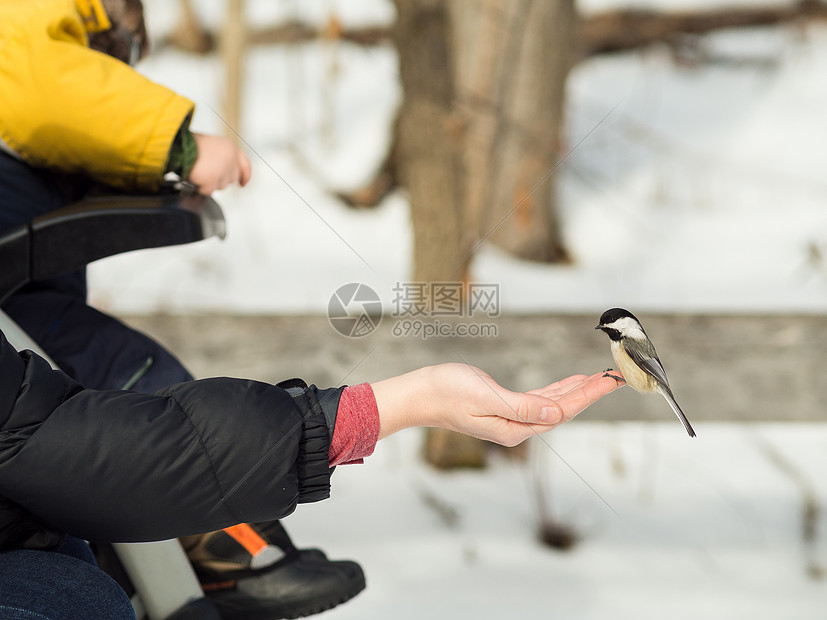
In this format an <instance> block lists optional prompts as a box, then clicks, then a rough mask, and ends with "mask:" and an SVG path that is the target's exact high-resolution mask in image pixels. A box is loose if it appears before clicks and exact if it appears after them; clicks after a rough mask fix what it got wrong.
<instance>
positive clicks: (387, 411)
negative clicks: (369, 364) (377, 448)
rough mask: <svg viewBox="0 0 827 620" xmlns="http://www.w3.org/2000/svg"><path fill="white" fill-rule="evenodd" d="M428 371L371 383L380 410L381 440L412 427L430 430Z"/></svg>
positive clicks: (421, 369)
mask: <svg viewBox="0 0 827 620" xmlns="http://www.w3.org/2000/svg"><path fill="white" fill-rule="evenodd" d="M429 374H430V372H429V368H420V369H418V370H414V371H411V372H408V373H405V374H404V375H399V376H397V377H391V378H390V379H384V380H382V381H377V382H375V383H371V388H372V389H373V394H374V396H375V398H376V406H377V408H378V410H379V439H384V438H385V437H387V436H388V435H391V434H393V433H395V432H397V431H401V430H402V429H405V428H410V427H412V426H428V425H429V416H428V411H429V410H430V401H431V398H430V394H429V390H428V375H429Z"/></svg>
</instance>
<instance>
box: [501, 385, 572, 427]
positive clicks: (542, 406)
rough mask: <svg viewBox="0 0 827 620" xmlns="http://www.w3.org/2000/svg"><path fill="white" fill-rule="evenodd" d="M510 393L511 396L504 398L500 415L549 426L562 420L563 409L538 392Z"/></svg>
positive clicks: (517, 420)
mask: <svg viewBox="0 0 827 620" xmlns="http://www.w3.org/2000/svg"><path fill="white" fill-rule="evenodd" d="M511 394H512V395H513V397H512V398H508V397H506V398H504V403H505V406H504V407H503V414H502V417H504V418H508V419H509V420H514V421H515V422H524V423H526V424H541V425H549V426H554V425H557V424H559V423H560V422H561V421H562V420H563V410H562V409H561V407H560V405H558V404H557V403H556V402H554V401H553V400H551V399H550V398H546V397H544V396H540V395H539V394H522V393H519V392H512V393H511Z"/></svg>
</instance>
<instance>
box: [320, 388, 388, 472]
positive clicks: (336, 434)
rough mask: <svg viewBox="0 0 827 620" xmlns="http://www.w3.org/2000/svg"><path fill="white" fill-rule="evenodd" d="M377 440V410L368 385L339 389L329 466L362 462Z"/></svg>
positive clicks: (371, 390) (371, 452) (371, 389)
mask: <svg viewBox="0 0 827 620" xmlns="http://www.w3.org/2000/svg"><path fill="white" fill-rule="evenodd" d="M377 441H379V409H378V408H377V406H376V397H375V396H374V395H373V388H371V387H370V384H369V383H361V384H359V385H351V386H348V387H346V388H345V389H344V390H342V395H341V397H340V398H339V409H338V411H337V413H336V426H335V428H334V429H333V437H332V438H331V440H330V451H329V452H328V460H329V461H330V466H331V467H333V466H335V465H349V464H351V463H362V462H364V459H365V457H368V456H370V455H371V454H373V450H374V448H376V442H377Z"/></svg>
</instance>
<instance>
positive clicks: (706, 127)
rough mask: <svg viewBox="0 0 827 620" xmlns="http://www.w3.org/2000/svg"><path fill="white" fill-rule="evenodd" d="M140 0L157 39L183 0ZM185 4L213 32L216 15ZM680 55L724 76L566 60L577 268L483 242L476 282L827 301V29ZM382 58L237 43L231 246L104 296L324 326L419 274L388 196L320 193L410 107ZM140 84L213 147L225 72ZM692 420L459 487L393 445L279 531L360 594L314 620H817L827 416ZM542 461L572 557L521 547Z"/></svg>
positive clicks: (599, 299)
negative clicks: (238, 104)
mask: <svg viewBox="0 0 827 620" xmlns="http://www.w3.org/2000/svg"><path fill="white" fill-rule="evenodd" d="M145 3H146V5H147V8H148V12H149V17H150V26H151V28H153V29H154V30H155V32H156V33H159V32H160V33H163V32H168V31H169V29H170V28H171V27H172V25H173V24H174V21H175V9H174V7H175V6H176V3H173V2H162V1H161V0H145ZM197 4H198V7H199V11H201V14H202V16H203V18H204V19H205V21H206V22H208V23H209V24H213V25H215V24H218V23H220V20H221V15H222V13H221V10H222V6H223V3H221V2H219V1H218V0H213V1H211V2H199V3H197ZM608 4H610V3H608ZM646 4H648V5H651V4H652V3H651V2H649V3H645V4H644V5H646ZM717 4H718V3H717V2H711V1H710V2H699V1H698V0H687V1H686V2H683V3H682V4H681V5H680V6H681V7H682V8H684V7H686V6H699V5H705V6H714V5H717ZM773 4H775V3H773ZM586 5H587V8H589V9H591V10H596V9H600V8H604V7H606V6H607V0H590V1H589V2H587V3H586ZM638 5H640V3H638ZM657 5H660V6H663V2H662V1H659V2H657ZM248 6H249V9H250V12H251V19H255V20H256V21H257V22H258V23H262V22H265V21H268V20H270V21H275V20H277V19H279V18H280V17H284V16H285V15H288V16H290V15H304V16H306V17H307V18H309V19H313V20H316V21H319V20H323V19H324V18H325V16H326V15H327V14H328V11H329V10H330V9H331V8H333V9H335V10H336V11H337V13H338V14H339V15H340V17H341V18H342V19H343V20H344V21H346V22H348V23H372V22H381V23H387V22H388V21H390V20H392V19H393V10H392V8H391V7H390V6H389V4H388V3H387V2H384V1H380V0H371V1H369V2H368V1H366V0H360V1H359V2H352V1H351V2H333V1H330V2H272V1H269V0H268V1H267V2H264V1H258V2H253V1H249V2H248ZM671 6H678V5H671ZM698 45H699V52H698V53H699V54H706V55H707V56H709V57H714V58H716V59H717V62H714V63H711V64H704V63H700V64H692V63H689V64H682V63H677V62H675V60H674V59H673V58H672V57H671V55H670V53H669V52H668V51H666V50H664V49H658V48H656V49H650V50H647V51H644V52H640V53H629V54H622V55H617V56H612V57H601V58H595V59H591V60H589V61H586V62H583V63H581V64H580V65H578V66H577V67H576V68H575V70H574V72H573V74H572V76H571V79H570V82H569V116H568V124H567V128H566V135H567V142H568V145H569V147H571V146H574V145H575V144H577V143H578V142H579V141H580V140H581V138H582V137H583V136H585V135H586V134H588V133H589V132H590V131H592V130H593V129H594V131H593V132H592V133H591V135H590V136H589V138H588V139H586V140H585V141H584V142H583V143H582V144H581V145H580V146H578V147H577V148H576V149H575V150H574V151H573V152H572V153H571V154H570V156H569V157H568V158H567V159H566V161H565V162H564V164H563V165H562V167H561V171H562V174H561V177H560V178H561V185H560V188H559V191H560V194H561V198H562V200H561V208H562V213H563V219H564V226H565V234H564V236H565V239H566V241H567V243H568V244H569V246H570V249H571V251H572V254H573V255H574V257H575V259H576V260H575V264H574V265H572V266H568V267H557V266H544V265H537V264H530V263H526V262H522V261H518V260H515V259H513V258H510V257H507V256H504V255H503V254H502V253H501V252H499V251H497V250H496V249H494V248H490V247H483V248H482V249H481V251H480V252H479V253H478V255H477V256H476V260H475V263H474V275H475V277H476V278H477V280H478V281H482V282H497V283H500V284H501V287H502V289H501V291H502V292H501V302H502V306H503V310H504V311H505V312H522V311H537V312H544V311H548V312H555V311H588V312H590V313H595V314H596V313H599V312H600V311H602V310H603V309H605V308H606V307H609V306H613V305H621V306H626V307H629V308H632V309H635V310H641V311H692V312H724V313H729V312H747V313H749V312H780V313H786V312H814V313H820V312H823V311H825V310H827V263H825V262H824V258H823V256H824V255H825V252H827V232H825V231H827V209H825V208H824V201H825V197H827V181H825V179H826V178H827V177H825V173H824V166H825V162H827V111H825V110H827V108H826V107H825V101H827V27H825V26H816V25H813V26H809V27H805V28H799V27H779V28H772V29H754V30H746V31H742V32H723V33H719V34H715V35H712V36H709V37H704V38H702V39H701V40H699V42H698ZM745 55H746V57H747V60H746V61H743V58H744V56H745ZM395 63H396V60H395V54H394V52H393V50H392V49H390V48H377V49H361V48H355V47H352V46H347V45H343V46H335V45H333V44H323V43H314V44H311V45H305V46H301V47H299V48H296V49H289V50H288V49H281V48H258V49H254V50H253V51H252V52H251V54H250V58H249V65H248V68H247V76H246V91H245V99H244V103H245V109H244V120H243V126H242V127H240V128H238V129H239V132H240V133H241V135H242V136H243V137H244V139H245V141H246V142H247V143H248V145H249V147H250V150H251V156H252V159H253V165H254V179H253V181H252V182H251V184H250V186H249V187H248V188H247V189H245V190H243V191H238V190H235V189H232V190H227V191H224V192H221V193H220V195H218V196H217V198H218V199H219V201H220V202H221V203H222V204H223V206H224V209H225V213H226V217H227V220H228V227H229V237H228V239H227V240H226V241H225V242H218V241H208V242H205V243H203V244H198V245H195V246H192V247H184V248H172V249H163V250H153V251H149V252H139V253H135V254H133V255H128V256H121V257H115V258H112V259H109V260H106V261H103V262H101V263H100V264H97V265H95V266H93V268H92V270H91V274H92V286H93V292H94V300H95V301H96V302H97V303H98V304H100V305H101V306H103V307H105V308H108V309H110V310H113V311H115V312H119V313H127V312H155V311H172V312H210V311H217V312H240V313H258V312H263V313H294V312H311V313H324V312H325V310H326V308H327V303H328V300H329V298H330V296H331V294H332V293H333V291H335V290H336V288H338V287H339V286H340V285H342V284H345V283H347V282H364V283H366V284H368V285H370V286H372V287H373V288H374V289H375V290H376V291H377V292H378V293H379V294H380V296H381V297H382V299H383V301H385V302H386V304H389V303H390V300H391V298H392V293H391V291H392V288H393V285H394V283H396V282H399V281H407V280H410V277H411V262H410V248H411V238H410V229H409V223H408V222H409V215H408V206H407V204H406V199H405V196H404V195H403V194H401V193H400V194H396V195H394V196H392V197H390V198H389V199H387V200H386V202H385V203H384V204H383V205H382V206H381V208H379V209H376V210H372V211H367V212H354V211H351V210H349V209H347V208H346V207H344V206H342V205H341V204H339V203H338V202H337V201H336V200H335V199H333V198H332V197H331V196H330V195H329V193H328V192H327V191H326V189H325V187H324V185H325V184H330V185H333V186H335V187H337V188H353V187H356V186H358V185H359V184H360V183H361V182H364V181H365V180H367V179H368V178H369V177H370V175H371V173H372V171H373V169H374V168H375V166H376V165H378V163H379V161H380V160H381V158H382V155H383V152H384V149H385V148H386V147H387V144H388V139H389V135H388V132H389V128H390V124H391V122H392V119H393V115H394V111H395V108H396V106H397V105H398V103H399V101H400V97H401V93H400V89H399V85H398V81H397V68H396V64H395ZM142 70H143V71H144V72H145V73H146V74H148V75H150V76H151V77H153V78H154V79H156V80H158V81H160V82H162V83H165V84H168V85H170V86H172V87H174V88H175V89H176V90H178V91H179V92H181V93H183V94H185V95H187V96H189V97H191V98H192V99H194V100H195V101H196V103H197V106H198V107H197V112H196V117H195V120H194V126H195V128H197V129H199V130H202V131H223V123H222V121H221V119H220V117H219V113H220V109H221V92H222V81H223V80H222V72H221V67H220V64H219V63H218V61H217V60H216V59H215V58H212V57H208V58H199V57H192V56H188V55H186V54H182V53H180V52H176V51H173V50H169V49H167V50H164V51H163V52H162V53H159V54H158V55H156V56H154V57H151V58H149V59H148V60H147V61H146V62H145V63H144V64H143V65H142ZM334 74H335V76H336V79H335V80H333V81H331V79H330V76H331V75H334ZM607 114H608V117H606V115H607ZM604 117H606V118H605V120H604V121H603V122H600V121H601V119H603V118H604ZM598 123H600V125H599V127H597V128H596V129H595V126H596V125H597V124H598ZM297 154H298V155H299V156H297ZM551 165H553V162H550V166H551ZM322 180H323V182H320V181H322ZM745 355H749V352H748V351H745ZM686 383H687V381H686V379H685V380H684V384H686ZM745 406H748V403H745ZM690 418H691V415H690ZM697 426H698V432H699V438H698V439H697V440H693V441H690V440H688V439H687V438H686V437H684V436H682V435H681V432H680V429H679V427H678V426H677V424H675V422H674V421H670V422H669V423H664V424H663V425H661V424H622V425H607V424H590V423H587V422H580V421H578V422H576V423H574V424H571V425H569V426H567V427H565V428H562V429H560V430H558V431H555V432H554V433H553V434H552V435H551V436H550V437H547V438H546V440H547V441H548V442H549V444H550V446H549V445H546V444H544V443H542V442H541V441H539V440H536V441H534V442H533V444H534V445H533V446H532V461H531V465H530V466H526V465H521V464H515V463H511V462H507V461H504V460H503V461H497V462H496V463H495V466H494V467H492V468H491V469H490V470H489V471H487V472H484V473H468V472H463V473H451V474H439V473H436V472H433V471H431V470H429V469H428V468H427V467H425V466H423V465H422V464H421V463H420V462H419V461H418V453H417V451H418V448H419V445H420V443H419V440H420V437H419V433H418V432H416V431H409V432H405V433H402V434H400V435H399V436H396V437H392V438H390V439H389V440H387V441H386V442H383V444H382V445H380V446H379V448H378V449H377V453H376V454H375V455H374V456H373V457H371V458H370V459H368V461H367V463H366V464H365V465H364V466H352V467H343V468H340V469H339V470H338V471H337V472H336V474H335V479H334V495H333V498H332V499H331V500H330V501H328V502H323V503H321V504H318V505H312V506H304V507H302V508H300V509H299V511H298V513H297V514H296V515H295V516H293V517H291V518H290V519H289V523H288V525H289V528H290V530H291V532H292V533H293V535H294V536H295V537H296V539H297V541H298V542H299V543H300V544H302V545H319V546H321V547H323V548H324V549H325V550H326V551H328V552H329V553H330V554H332V555H334V556H339V557H352V558H355V559H358V560H359V561H360V562H361V563H362V564H363V566H364V567H365V569H366V571H367V574H368V580H369V583H370V587H369V589H368V591H367V592H365V593H364V594H362V595H360V596H359V598H357V599H356V600H355V601H353V602H352V603H350V604H348V605H345V606H343V607H342V608H340V609H338V610H335V611H333V612H330V613H329V614H328V615H327V617H330V618H342V619H344V618H360V619H364V618H387V617H394V618H398V619H399V620H402V619H404V618H423V617H430V618H457V617H480V618H502V617H510V618H548V617H558V618H573V619H577V620H592V619H594V620H597V619H605V618H627V617H633V618H637V619H640V620H645V619H648V618H653V619H654V618H674V619H682V618H687V619H689V618H693V619H694V618H704V619H717V618H721V619H730V618H738V619H740V618H744V619H749V620H763V619H767V620H770V619H773V620H775V619H777V618H785V619H786V618H790V619H800V620H804V619H809V618H813V619H815V618H823V617H824V614H825V606H827V586H825V581H824V578H823V576H822V574H823V571H824V569H825V563H827V548H826V547H827V544H826V543H825V542H824V541H825V536H824V533H825V531H827V517H825V515H824V508H823V503H824V501H825V499H827V487H826V486H825V484H826V483H825V478H824V477H823V476H820V475H819V472H822V471H825V469H827V426H825V425H820V424H812V425H783V424H776V425H761V426H751V427H741V426H730V425H725V424H707V425H703V424H701V425H697ZM550 447H551V448H554V450H556V451H557V452H558V453H559V455H560V456H562V458H563V459H565V462H567V463H568V464H569V465H570V466H571V468H569V467H567V466H566V465H565V464H564V462H563V461H561V460H560V459H559V458H558V457H557V456H555V455H554V454H552V453H551V449H550ZM779 455H780V456H779ZM790 464H791V465H790ZM788 465H790V467H791V468H792V469H790V467H787V466H788ZM532 469H534V470H537V471H541V472H544V475H547V476H549V479H550V488H551V490H552V491H551V503H550V505H551V509H552V512H553V514H554V515H555V517H557V518H559V519H561V520H562V521H563V522H565V523H566V524H568V525H570V526H571V527H573V528H574V529H575V530H577V531H578V532H579V533H580V535H581V537H582V539H581V541H580V542H579V544H577V545H576V546H575V547H574V548H573V549H572V550H571V551H569V552H566V553H561V552H556V551H552V550H550V549H547V548H544V547H542V546H540V545H539V544H538V543H537V542H536V540H535V537H534V533H535V528H536V522H537V521H536V519H537V509H536V503H535V499H534V494H533V492H532V484H533V483H532V478H531V473H530V472H531V470H532ZM573 471H576V472H577V474H575V473H573ZM791 471H792V472H795V473H790V472H791ZM601 498H602V499H601ZM808 498H809V500H813V501H815V504H814V505H815V506H816V507H817V508H816V512H815V513H814V514H812V515H811V516H812V519H813V521H812V523H813V524H814V527H815V532H816V536H815V539H814V542H812V543H811V544H805V543H804V542H803V540H804V529H805V527H804V513H805V505H806V501H809V500H808ZM607 504H608V505H609V506H611V508H609V507H608V506H607ZM434 505H437V506H440V507H441V510H435V509H434V508H433V506H434ZM446 514H448V515H452V514H453V515H454V517H455V518H454V519H453V520H452V519H448V520H447V521H446V518H445V515H446ZM820 576H821V577H820Z"/></svg>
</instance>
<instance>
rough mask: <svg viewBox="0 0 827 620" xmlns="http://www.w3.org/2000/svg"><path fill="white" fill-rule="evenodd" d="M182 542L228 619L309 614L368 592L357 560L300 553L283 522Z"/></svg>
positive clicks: (261, 619)
mask: <svg viewBox="0 0 827 620" xmlns="http://www.w3.org/2000/svg"><path fill="white" fill-rule="evenodd" d="M181 542H182V543H183V544H184V547H185V549H187V553H188V555H189V557H190V560H191V561H192V563H193V566H194V567H195V571H196V573H197V574H198V576H199V579H200V580H201V585H202V587H203V588H204V591H205V593H206V595H207V597H208V598H209V600H211V601H212V602H213V603H214V604H215V606H216V607H217V608H218V610H219V611H220V612H221V617H222V618H223V619H224V620H242V619H243V620H275V619H277V618H299V617H303V616H309V615H312V614H317V613H319V612H322V611H325V610H327V609H331V608H332V607H335V606H337V605H339V604H341V603H344V602H345V601H347V600H350V599H351V598H353V597H354V596H356V595H357V594H358V593H359V592H361V591H362V590H363V589H364V588H365V575H364V573H363V572H362V569H361V567H360V566H359V565H358V564H357V563H356V562H351V561H348V560H339V561H332V560H329V559H327V556H326V555H325V554H324V553H323V552H322V551H320V550H318V549H297V548H296V547H295V546H294V545H293V542H292V541H291V540H290V537H289V535H288V534H287V532H286V531H285V530H284V528H283V527H282V526H281V524H280V523H279V522H278V521H271V522H267V523H254V524H242V525H238V526H235V527H232V528H227V529H225V530H221V531H218V532H211V533H209V534H206V535H204V536H194V537H187V538H185V539H182V541H181Z"/></svg>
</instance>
